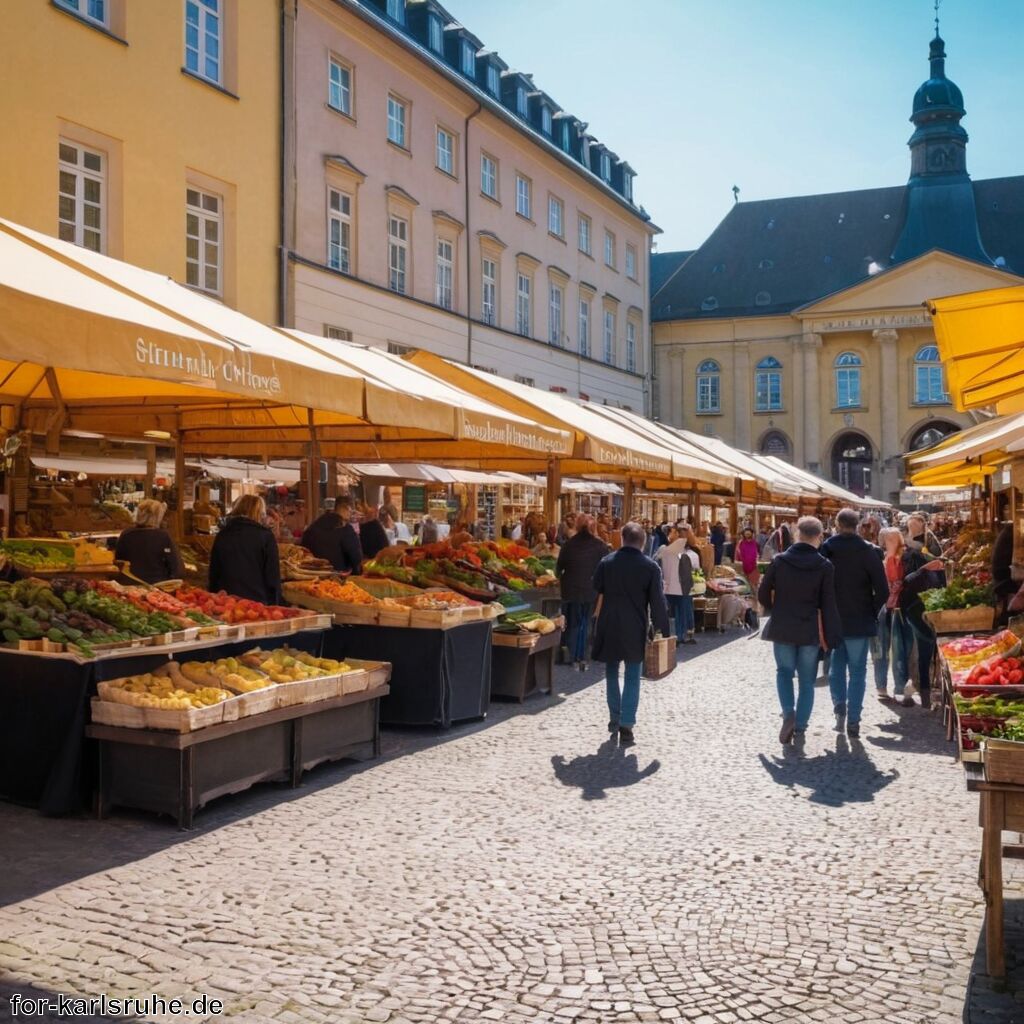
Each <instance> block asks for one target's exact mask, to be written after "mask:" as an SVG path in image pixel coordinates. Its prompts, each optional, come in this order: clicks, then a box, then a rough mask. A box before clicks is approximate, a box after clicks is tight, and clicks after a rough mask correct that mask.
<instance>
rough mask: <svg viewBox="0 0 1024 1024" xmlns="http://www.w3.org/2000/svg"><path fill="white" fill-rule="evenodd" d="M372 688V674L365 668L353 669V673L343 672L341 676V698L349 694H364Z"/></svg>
mask: <svg viewBox="0 0 1024 1024" xmlns="http://www.w3.org/2000/svg"><path fill="white" fill-rule="evenodd" d="M369 686H370V673H369V672H367V670H366V669H365V668H356V667H355V666H353V667H352V671H351V672H342V674H341V675H340V676H339V692H340V695H341V696H345V694H348V693H362V692H363V690H366V689H368V688H369Z"/></svg>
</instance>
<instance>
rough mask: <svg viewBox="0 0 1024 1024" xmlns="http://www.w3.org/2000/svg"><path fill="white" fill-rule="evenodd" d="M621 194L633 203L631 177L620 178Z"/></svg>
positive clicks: (630, 175) (626, 175) (628, 175)
mask: <svg viewBox="0 0 1024 1024" xmlns="http://www.w3.org/2000/svg"><path fill="white" fill-rule="evenodd" d="M622 194H623V195H624V196H625V197H626V198H627V199H628V200H629V201H630V202H633V175H632V174H625V175H623V178H622Z"/></svg>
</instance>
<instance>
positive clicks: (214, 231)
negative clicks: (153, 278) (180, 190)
mask: <svg viewBox="0 0 1024 1024" xmlns="http://www.w3.org/2000/svg"><path fill="white" fill-rule="evenodd" d="M223 207H224V203H223V200H222V199H221V197H220V196H215V195H212V194H211V193H209V192H201V191H200V190H199V189H197V188H189V189H186V190H185V283H186V284H188V285H191V286H192V287H193V288H199V289H201V290H202V291H204V292H210V293H211V294H212V295H220V293H221V235H222V226H221V216H222V214H223V212H224V211H223Z"/></svg>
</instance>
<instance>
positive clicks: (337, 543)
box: [302, 497, 363, 575]
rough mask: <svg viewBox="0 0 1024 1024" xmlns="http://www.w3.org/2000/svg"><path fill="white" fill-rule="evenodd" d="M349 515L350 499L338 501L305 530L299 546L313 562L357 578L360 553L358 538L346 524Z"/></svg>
mask: <svg viewBox="0 0 1024 1024" xmlns="http://www.w3.org/2000/svg"><path fill="white" fill-rule="evenodd" d="M351 514H352V501H351V499H350V498H344V497H343V498H338V500H337V502H336V503H335V506H334V508H333V509H328V510H327V511H325V512H324V513H322V514H321V516H320V518H319V519H316V520H314V521H313V522H312V523H310V524H309V526H307V527H306V532H305V533H304V534H303V535H302V546H303V547H304V548H309V550H310V551H312V552H313V554H314V555H315V556H316V557H317V558H325V559H327V561H328V562H330V563H331V565H332V566H334V568H335V569H336V570H337V571H338V572H344V573H355V574H356V575H358V574H359V572H360V570H361V569H362V567H363V549H362V548H361V547H360V546H359V537H358V536H357V535H356V531H355V530H354V529H353V528H352V526H351V524H350V523H349V521H348V520H349V516H350V515H351Z"/></svg>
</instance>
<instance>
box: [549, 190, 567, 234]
mask: <svg viewBox="0 0 1024 1024" xmlns="http://www.w3.org/2000/svg"><path fill="white" fill-rule="evenodd" d="M548 231H550V232H551V234H553V235H558V237H559V238H564V237H565V207H564V205H563V204H562V200H561V199H558V198H557V197H556V196H548Z"/></svg>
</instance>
